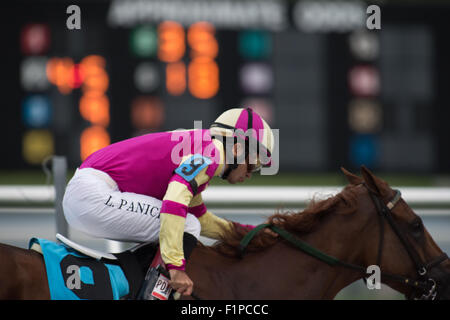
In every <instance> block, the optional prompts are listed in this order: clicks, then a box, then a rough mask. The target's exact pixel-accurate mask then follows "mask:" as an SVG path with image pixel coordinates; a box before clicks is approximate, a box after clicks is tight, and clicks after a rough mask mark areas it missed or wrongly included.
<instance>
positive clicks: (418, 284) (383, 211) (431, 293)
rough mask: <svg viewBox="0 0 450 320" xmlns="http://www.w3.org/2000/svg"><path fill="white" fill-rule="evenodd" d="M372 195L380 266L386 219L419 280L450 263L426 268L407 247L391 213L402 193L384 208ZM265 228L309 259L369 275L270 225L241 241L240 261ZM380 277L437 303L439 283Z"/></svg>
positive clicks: (364, 270) (436, 260)
mask: <svg viewBox="0 0 450 320" xmlns="http://www.w3.org/2000/svg"><path fill="white" fill-rule="evenodd" d="M369 194H370V196H371V198H372V200H373V201H374V204H375V207H376V209H377V212H378V214H379V222H380V244H379V248H378V258H377V263H378V265H379V263H380V262H381V252H382V247H383V238H384V227H383V221H382V220H383V218H385V219H386V220H387V221H388V223H389V224H390V225H391V227H392V229H393V230H394V232H395V234H396V235H397V236H398V237H399V239H400V241H401V242H402V244H403V246H404V247H405V248H406V251H407V252H408V255H409V256H410V257H411V259H412V260H413V262H414V264H415V265H416V267H417V270H418V274H419V276H420V277H422V278H423V276H425V275H426V273H427V270H429V269H431V268H433V267H435V266H437V265H439V264H440V263H441V262H443V261H444V260H446V259H448V257H447V255H446V254H443V255H441V256H439V257H437V258H436V259H434V260H433V261H431V262H430V263H428V264H426V265H423V264H422V263H421V262H420V258H419V257H418V255H417V253H416V252H415V251H413V250H412V248H411V247H410V246H409V245H408V242H407V241H406V238H405V237H404V235H403V234H402V233H401V232H400V230H399V228H398V226H397V225H396V224H395V222H394V221H393V218H392V216H391V215H390V210H391V209H392V208H393V207H394V206H395V204H396V203H397V202H398V201H399V200H400V198H401V193H400V191H398V190H396V194H395V197H394V199H392V200H391V201H389V202H388V204H387V205H385V204H384V202H382V201H381V200H380V199H379V198H378V197H377V196H376V195H375V194H372V193H371V191H370V190H369ZM264 228H269V229H271V230H272V231H273V232H275V233H277V234H279V235H280V236H281V237H282V238H283V239H285V240H286V241H288V242H289V243H291V244H292V245H293V246H294V247H296V248H297V249H300V250H301V251H303V252H305V253H307V254H308V255H310V256H312V257H315V258H317V259H319V260H320V261H322V262H325V263H326V264H328V265H330V266H342V267H345V268H347V269H353V270H355V271H358V272H360V273H361V274H363V275H367V271H366V268H365V267H363V266H359V265H355V264H352V263H347V262H344V261H341V260H339V259H338V258H336V257H333V256H331V255H328V254H326V253H324V252H322V251H320V250H318V249H317V248H314V247H313V246H311V245H309V244H308V243H306V242H305V241H303V240H301V239H299V238H298V237H296V236H295V235H293V234H292V233H290V232H288V231H286V230H284V229H282V228H279V227H277V226H275V225H271V224H260V225H258V226H256V227H255V228H254V229H252V230H251V231H249V233H247V234H246V235H245V237H244V238H243V239H242V240H241V243H240V245H239V250H240V255H241V257H242V256H243V255H244V253H245V249H246V247H247V245H248V244H249V243H250V241H251V240H252V239H253V237H255V235H256V234H257V233H258V232H259V231H261V230H262V229H264ZM381 276H382V277H384V278H388V279H391V280H393V281H396V282H400V283H402V284H404V285H407V286H410V287H413V288H415V289H421V290H424V291H425V292H426V293H427V294H423V295H422V297H421V298H423V299H434V298H435V297H436V293H437V292H436V282H435V281H434V280H433V279H431V278H429V279H425V280H419V279H412V278H408V277H404V276H400V275H395V274H390V273H386V272H381ZM430 284H431V286H430Z"/></svg>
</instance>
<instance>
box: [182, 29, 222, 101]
mask: <svg viewBox="0 0 450 320" xmlns="http://www.w3.org/2000/svg"><path fill="white" fill-rule="evenodd" d="M214 34H215V28H214V26H213V25H212V24H211V23H208V22H197V23H194V24H193V25H191V26H190V27H189V30H188V35H187V38H188V43H189V47H190V48H191V58H192V61H191V62H190V63H189V66H188V79H189V80H188V87H189V91H190V93H191V94H192V95H193V96H194V97H196V98H199V99H209V98H212V97H214V96H215V95H216V94H217V92H218V91H219V67H218V65H217V63H216V61H215V60H214V58H216V57H217V54H218V52H219V45H218V43H217V40H216V38H215V36H214Z"/></svg>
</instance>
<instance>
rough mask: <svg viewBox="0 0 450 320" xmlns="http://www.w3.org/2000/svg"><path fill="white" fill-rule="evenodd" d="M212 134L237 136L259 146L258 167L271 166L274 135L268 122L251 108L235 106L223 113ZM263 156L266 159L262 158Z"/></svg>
mask: <svg viewBox="0 0 450 320" xmlns="http://www.w3.org/2000/svg"><path fill="white" fill-rule="evenodd" d="M210 132H211V135H212V136H214V135H221V136H225V137H237V138H239V139H242V140H249V141H250V145H251V143H252V142H254V143H255V144H256V146H257V152H258V154H257V155H258V157H257V168H260V167H261V165H264V166H270V164H271V161H272V152H273V149H274V140H275V139H274V135H273V132H272V129H271V128H270V126H269V125H268V124H267V122H266V121H265V120H264V119H263V118H262V117H261V116H260V115H259V114H257V113H256V112H255V111H253V110H252V109H251V108H234V109H229V110H227V111H225V112H224V113H222V114H221V115H220V116H219V117H218V118H217V119H216V120H215V121H214V123H213V124H212V125H211V127H210ZM261 156H263V158H264V159H261V158H262V157H261Z"/></svg>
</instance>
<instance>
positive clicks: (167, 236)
mask: <svg viewBox="0 0 450 320" xmlns="http://www.w3.org/2000/svg"><path fill="white" fill-rule="evenodd" d="M211 170H212V168H210V167H205V168H203V170H201V171H200V172H199V173H198V174H197V175H196V176H195V182H196V183H197V185H198V186H199V190H203V189H204V188H205V186H206V184H207V183H208V181H209V180H210V179H211V176H212V175H210V172H211ZM199 195H200V194H199ZM193 199H198V198H195V197H194V190H192V186H191V184H190V183H189V182H187V181H186V180H185V179H183V178H182V177H181V176H179V175H177V174H174V175H173V176H172V178H171V180H170V181H169V185H168V187H167V190H166V194H165V195H164V198H163V202H162V207H161V214H160V223H161V226H160V232H159V243H160V247H161V257H162V259H163V261H164V263H165V264H166V266H167V268H168V269H169V270H170V269H178V270H184V269H185V259H184V253H183V233H184V225H185V220H186V215H187V212H188V209H190V204H191V203H193V202H192V201H193ZM200 199H201V198H200ZM195 201H197V200H195ZM195 201H194V203H195ZM203 206H204V205H203ZM205 209H206V208H205ZM201 210H203V209H201V208H200V207H199V208H194V211H195V212H197V213H198V212H201ZM189 212H191V211H190V210H189Z"/></svg>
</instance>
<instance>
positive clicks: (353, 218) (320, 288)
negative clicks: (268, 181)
mask: <svg viewBox="0 0 450 320" xmlns="http://www.w3.org/2000/svg"><path fill="white" fill-rule="evenodd" d="M342 171H343V172H344V174H345V175H346V177H347V179H348V180H349V182H350V184H349V185H348V186H346V187H345V188H344V189H343V190H342V191H341V192H340V193H339V194H337V195H335V196H333V197H330V198H328V199H326V200H321V201H312V202H311V203H310V205H309V206H308V207H307V208H306V209H305V210H304V211H302V212H298V213H295V212H292V213H282V214H280V213H278V214H274V215H273V216H271V217H270V218H269V220H268V221H269V224H270V226H269V227H271V228H273V229H272V230H273V231H275V232H279V233H280V236H279V237H276V238H275V237H273V236H271V235H269V234H267V233H263V232H261V233H258V234H256V235H255V237H254V238H253V239H251V241H249V243H248V245H247V246H246V248H245V254H242V248H243V247H242V243H243V239H245V238H247V237H246V236H247V235H248V234H249V230H246V229H244V228H243V227H240V226H238V225H236V226H235V228H234V230H233V231H232V232H230V233H228V234H226V235H225V236H224V237H223V239H222V240H221V241H219V242H218V243H216V244H215V245H213V246H204V245H202V244H199V245H198V246H197V247H196V248H195V249H194V251H193V253H192V255H191V257H190V259H189V262H188V264H187V273H188V274H189V276H190V277H191V279H192V280H193V282H194V294H193V295H192V297H194V298H198V299H229V300H234V299H266V300H269V299H283V300H286V299H333V298H334V297H335V296H336V294H337V293H338V292H339V291H341V290H342V289H343V288H344V287H346V286H347V285H349V284H351V283H352V282H354V281H356V280H358V279H361V278H364V277H367V276H368V274H366V273H365V271H366V268H367V266H370V265H377V266H379V268H380V270H381V281H382V282H383V283H385V284H387V285H388V286H390V287H391V288H393V289H395V290H397V291H399V292H401V293H403V294H404V295H405V296H406V297H407V298H422V299H435V298H436V299H450V261H449V259H448V258H447V256H446V254H444V253H443V252H442V251H441V249H440V248H439V247H438V246H437V245H436V243H435V242H434V240H433V239H432V238H431V236H430V234H429V233H428V232H427V230H426V229H425V227H424V226H423V224H422V221H421V219H420V217H418V216H417V215H416V214H415V213H414V212H413V210H412V209H411V208H410V207H409V206H408V205H407V203H406V202H405V201H404V200H403V199H402V198H401V197H400V192H399V191H396V190H393V189H391V188H390V187H389V185H388V184H387V183H386V182H384V181H383V180H381V179H380V178H377V177H376V176H374V175H373V174H372V173H371V172H370V171H369V170H368V169H366V168H365V167H362V168H361V173H362V178H360V177H358V176H356V175H354V174H352V173H350V172H348V171H346V170H345V169H342ZM250 233H252V232H250ZM244 237H245V238H244ZM248 240H249V239H248ZM293 243H294V244H293ZM298 243H301V244H303V246H302V248H303V249H299V248H298V247H297V246H298ZM305 247H307V248H310V249H311V248H312V249H311V250H310V252H309V253H308V250H307V249H306V252H305ZM311 251H312V253H311ZM317 252H319V254H318V253H317ZM324 257H325V258H324ZM0 261H1V262H0V283H1V284H2V285H1V286H0V299H49V298H50V294H49V289H48V284H47V278H46V271H45V265H44V261H43V258H42V256H41V255H40V254H38V253H36V252H34V251H31V250H25V249H20V248H16V247H12V246H7V245H0ZM183 298H191V297H183Z"/></svg>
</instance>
